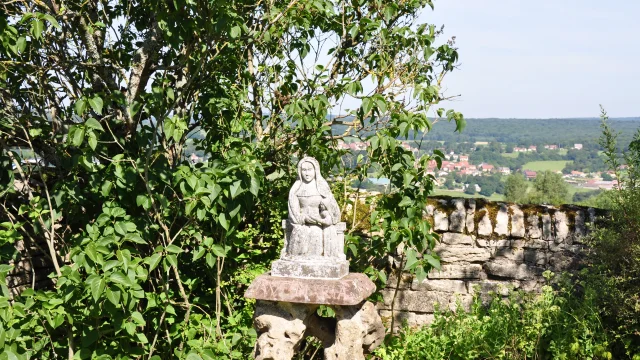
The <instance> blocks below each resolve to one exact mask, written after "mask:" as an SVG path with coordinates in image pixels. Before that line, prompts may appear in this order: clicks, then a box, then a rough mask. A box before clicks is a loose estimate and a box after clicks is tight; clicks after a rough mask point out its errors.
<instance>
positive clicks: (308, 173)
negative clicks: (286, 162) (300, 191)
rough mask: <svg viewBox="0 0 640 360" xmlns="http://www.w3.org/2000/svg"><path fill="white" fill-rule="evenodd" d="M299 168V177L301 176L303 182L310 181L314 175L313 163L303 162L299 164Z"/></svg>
mask: <svg viewBox="0 0 640 360" xmlns="http://www.w3.org/2000/svg"><path fill="white" fill-rule="evenodd" d="M300 169H301V170H300V171H301V174H300V177H302V181H304V182H305V183H310V182H311V181H312V180H313V179H314V178H315V177H316V172H315V169H314V168H313V164H311V163H309V162H305V163H304V164H302V166H300Z"/></svg>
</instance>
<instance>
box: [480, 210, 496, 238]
mask: <svg viewBox="0 0 640 360" xmlns="http://www.w3.org/2000/svg"><path fill="white" fill-rule="evenodd" d="M479 212H480V213H481V214H484V215H483V216H482V218H481V219H480V221H479V222H478V224H477V225H478V235H481V236H490V235H491V234H493V225H492V224H491V219H490V218H489V211H488V210H487V209H486V208H484V209H481V210H480V211H479Z"/></svg>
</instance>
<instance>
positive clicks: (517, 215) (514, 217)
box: [509, 205, 525, 238]
mask: <svg viewBox="0 0 640 360" xmlns="http://www.w3.org/2000/svg"><path fill="white" fill-rule="evenodd" d="M509 210H511V236H512V237H518V238H521V237H524V235H525V228H524V213H523V212H522V210H520V208H519V207H517V206H515V205H511V206H510V207H509Z"/></svg>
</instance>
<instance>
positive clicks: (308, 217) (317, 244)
mask: <svg viewBox="0 0 640 360" xmlns="http://www.w3.org/2000/svg"><path fill="white" fill-rule="evenodd" d="M312 164H313V163H312ZM313 165H314V168H315V173H316V176H315V179H314V180H313V181H311V182H310V183H308V184H305V183H304V182H303V181H301V180H297V181H296V182H295V183H294V184H293V187H292V188H291V191H290V192H289V223H290V224H291V226H292V231H291V235H290V238H289V244H288V248H287V255H289V256H295V257H312V258H315V257H321V256H330V257H337V256H339V254H340V252H341V251H342V249H337V246H336V245H335V243H336V239H337V233H336V229H335V224H337V223H338V222H340V208H339V207H338V203H337V202H336V199H335V198H334V197H333V194H332V193H331V189H330V188H329V185H328V184H327V182H326V181H325V180H324V179H323V178H322V176H321V175H320V171H319V166H318V165H317V163H315V164H313ZM321 203H322V204H324V207H326V210H327V212H328V215H329V217H330V218H331V224H330V225H318V224H313V223H312V222H314V221H313V220H312V219H320V218H321V215H320V204H321Z"/></svg>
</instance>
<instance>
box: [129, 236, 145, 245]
mask: <svg viewBox="0 0 640 360" xmlns="http://www.w3.org/2000/svg"><path fill="white" fill-rule="evenodd" d="M124 239H125V240H126V241H131V242H132V243H136V244H140V245H145V244H147V242H146V241H144V239H143V238H142V237H140V235H138V234H127V235H126V236H125V237H124Z"/></svg>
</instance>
